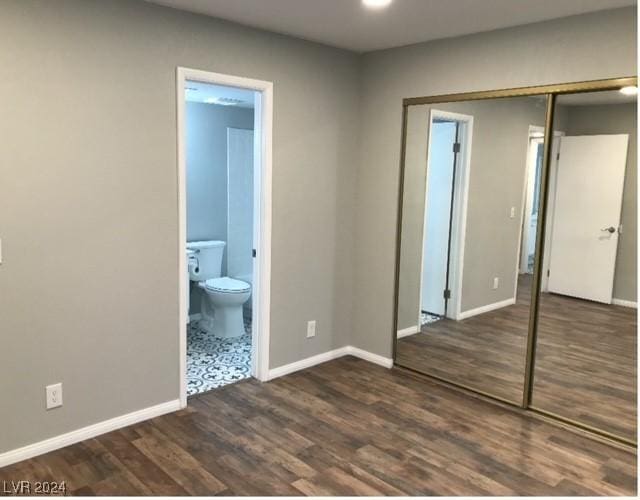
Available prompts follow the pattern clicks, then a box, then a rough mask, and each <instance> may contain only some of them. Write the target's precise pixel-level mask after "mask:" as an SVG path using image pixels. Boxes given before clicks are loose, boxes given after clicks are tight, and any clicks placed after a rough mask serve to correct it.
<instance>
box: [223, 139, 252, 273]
mask: <svg viewBox="0 0 640 500" xmlns="http://www.w3.org/2000/svg"><path fill="white" fill-rule="evenodd" d="M253 195H254V193H253V130H246V129H239V128H228V129H227V199H228V202H229V203H228V207H227V248H226V250H227V275H228V276H231V277H232V278H239V279H244V280H247V279H249V277H250V276H251V275H252V272H253V257H252V250H253Z"/></svg>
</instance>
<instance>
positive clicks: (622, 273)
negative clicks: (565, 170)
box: [563, 103, 638, 302]
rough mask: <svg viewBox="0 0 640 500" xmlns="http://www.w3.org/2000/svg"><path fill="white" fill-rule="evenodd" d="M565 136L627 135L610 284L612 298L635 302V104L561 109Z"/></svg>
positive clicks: (636, 239) (636, 214)
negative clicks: (624, 170) (620, 223)
mask: <svg viewBox="0 0 640 500" xmlns="http://www.w3.org/2000/svg"><path fill="white" fill-rule="evenodd" d="M563 108H564V109H565V110H566V113H567V116H568V119H567V124H566V126H565V128H564V130H565V131H566V133H567V135H595V134H629V151H628V153H627V170H626V172H625V178H624V191H623V194H622V219H621V221H622V228H623V229H622V234H621V235H620V239H619V240H618V255H617V258H616V272H615V277H614V283H613V298H614V299H620V300H627V301H631V302H637V300H638V297H637V277H638V271H637V260H638V259H637V257H638V202H637V199H638V169H637V158H638V153H637V151H638V149H637V147H638V125H637V106H636V104H635V103H628V104H610V105H597V106H563Z"/></svg>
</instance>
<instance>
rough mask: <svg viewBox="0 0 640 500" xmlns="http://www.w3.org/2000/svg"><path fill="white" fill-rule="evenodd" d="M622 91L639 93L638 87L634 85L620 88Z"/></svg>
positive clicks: (627, 93)
mask: <svg viewBox="0 0 640 500" xmlns="http://www.w3.org/2000/svg"><path fill="white" fill-rule="evenodd" d="M620 92H621V93H622V94H624V95H637V94H638V87H634V86H629V87H622V88H621V89H620Z"/></svg>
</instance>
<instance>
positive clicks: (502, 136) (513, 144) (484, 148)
mask: <svg viewBox="0 0 640 500" xmlns="http://www.w3.org/2000/svg"><path fill="white" fill-rule="evenodd" d="M407 113H408V115H407V128H406V146H405V162H404V182H403V198H402V199H403V202H402V228H401V229H402V231H401V237H400V263H399V266H400V270H399V283H398V285H399V295H398V311H397V313H398V332H397V343H396V363H397V364H398V365H400V366H404V367H407V368H411V369H414V370H417V371H420V372H422V373H426V374H429V375H433V376H436V377H439V378H442V379H444V380H447V381H450V382H454V383H457V384H460V385H463V386H466V387H469V388H471V389H474V390H477V391H480V392H485V393H488V394H491V395H492V396H495V397H498V398H501V399H504V400H507V401H510V402H514V403H517V404H520V402H521V401H522V392H523V384H524V369H525V357H526V339H527V332H528V325H529V310H530V297H531V285H532V273H533V267H534V256H535V244H536V230H537V224H538V201H539V196H540V173H541V166H542V153H543V149H544V144H543V142H544V141H543V137H544V123H545V113H546V97H545V96H535V97H516V98H500V99H485V100H476V101H463V102H455V103H437V104H430V105H416V106H409V107H408V110H407Z"/></svg>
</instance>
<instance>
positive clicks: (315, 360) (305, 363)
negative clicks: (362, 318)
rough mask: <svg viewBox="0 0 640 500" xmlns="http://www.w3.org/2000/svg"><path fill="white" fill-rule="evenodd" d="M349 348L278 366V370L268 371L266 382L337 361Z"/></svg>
mask: <svg viewBox="0 0 640 500" xmlns="http://www.w3.org/2000/svg"><path fill="white" fill-rule="evenodd" d="M348 349H349V346H346V347H341V348H340V349H334V350H333V351H327V352H323V353H322V354H316V355H315V356H311V357H310V358H305V359H301V360H300V361H296V362H294V363H289V364H288V365H283V366H279V367H278V368H272V369H271V370H269V377H268V378H267V380H273V379H274V378H278V377H282V376H284V375H288V374H289V373H293V372H297V371H299V370H304V369H305V368H311V367H312V366H315V365H319V364H320V363H326V362H327V361H331V360H332V359H337V358H340V357H342V356H346V355H347V350H348Z"/></svg>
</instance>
